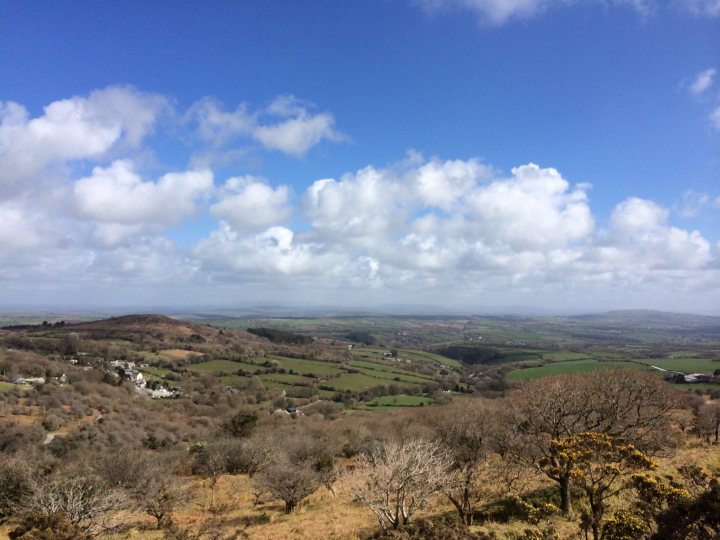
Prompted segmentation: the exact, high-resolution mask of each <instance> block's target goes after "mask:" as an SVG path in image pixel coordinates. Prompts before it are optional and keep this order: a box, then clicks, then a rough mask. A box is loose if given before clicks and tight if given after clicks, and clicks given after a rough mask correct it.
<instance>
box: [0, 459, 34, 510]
mask: <svg viewBox="0 0 720 540" xmlns="http://www.w3.org/2000/svg"><path fill="white" fill-rule="evenodd" d="M34 476H35V475H34V474H33V466H32V465H31V464H30V462H29V460H28V459H27V458H26V457H25V456H8V455H7V454H0V522H2V521H3V520H5V519H6V518H8V517H11V516H12V515H13V514H15V513H16V512H17V511H18V508H20V507H22V504H23V502H25V500H26V499H27V498H28V497H30V495H32V491H33V485H34Z"/></svg>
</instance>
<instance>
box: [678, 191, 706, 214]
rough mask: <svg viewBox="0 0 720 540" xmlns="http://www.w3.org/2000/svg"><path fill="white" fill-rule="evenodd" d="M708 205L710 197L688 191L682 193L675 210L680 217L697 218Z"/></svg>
mask: <svg viewBox="0 0 720 540" xmlns="http://www.w3.org/2000/svg"><path fill="white" fill-rule="evenodd" d="M709 203H710V195H708V194H707V193H698V192H697V191H693V190H691V189H690V190H687V191H686V192H685V193H683V196H682V201H681V202H680V204H679V205H678V206H677V207H676V209H675V210H676V211H677V213H678V215H679V216H680V217H683V218H686V219H688V218H692V217H695V216H697V215H698V214H699V213H700V212H701V211H702V209H703V208H705V207H706V206H707V205H708V204H709Z"/></svg>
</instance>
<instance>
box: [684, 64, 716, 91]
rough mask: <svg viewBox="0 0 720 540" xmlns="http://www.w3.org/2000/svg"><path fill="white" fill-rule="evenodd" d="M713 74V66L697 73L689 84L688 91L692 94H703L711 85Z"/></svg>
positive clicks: (714, 72) (714, 71)
mask: <svg viewBox="0 0 720 540" xmlns="http://www.w3.org/2000/svg"><path fill="white" fill-rule="evenodd" d="M715 74H716V70H715V68H708V69H706V70H705V71H701V72H700V73H698V74H697V75H696V76H695V79H694V80H693V82H692V84H691V85H690V93H691V94H692V95H694V96H699V95H702V94H704V93H705V92H706V91H707V90H708V89H709V88H710V87H711V86H712V84H713V81H714V80H715Z"/></svg>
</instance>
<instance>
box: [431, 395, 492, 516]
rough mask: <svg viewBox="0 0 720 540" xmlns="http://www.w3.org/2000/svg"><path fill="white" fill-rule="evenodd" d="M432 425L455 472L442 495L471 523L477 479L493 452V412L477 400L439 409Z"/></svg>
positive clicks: (479, 495) (479, 493)
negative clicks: (439, 412) (440, 413)
mask: <svg viewBox="0 0 720 540" xmlns="http://www.w3.org/2000/svg"><path fill="white" fill-rule="evenodd" d="M433 424H434V426H433V427H434V430H435V434H436V438H437V441H438V442H439V443H440V445H441V446H442V448H443V449H444V450H445V452H446V453H447V456H448V458H449V462H450V469H451V470H452V471H453V472H454V473H455V474H454V475H453V477H452V480H453V481H452V482H448V484H447V485H446V487H445V490H444V491H445V495H446V496H447V497H448V499H450V502H451V503H452V504H453V506H455V508H456V509H457V511H458V513H459V514H460V519H461V520H462V521H463V523H465V524H466V525H472V523H473V514H474V511H475V505H476V504H477V502H478V501H479V500H480V498H482V496H483V491H482V490H481V489H480V486H479V485H478V481H479V478H480V475H481V474H482V473H483V472H484V471H483V469H484V467H483V464H484V463H486V461H487V458H488V454H489V453H491V452H492V449H491V440H492V437H491V436H492V431H493V428H494V425H493V411H491V410H490V407H488V406H487V405H486V404H485V403H483V402H481V401H480V400H477V401H474V402H472V403H468V404H462V405H455V406H451V407H447V408H444V409H442V415H441V416H440V417H438V418H436V419H434V421H433Z"/></svg>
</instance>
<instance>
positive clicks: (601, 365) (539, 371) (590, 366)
mask: <svg viewBox="0 0 720 540" xmlns="http://www.w3.org/2000/svg"><path fill="white" fill-rule="evenodd" d="M616 368H623V369H634V370H645V369H650V368H649V367H648V368H645V367H644V366H642V365H640V364H637V363H633V362H600V361H598V360H594V359H586V360H568V361H566V362H553V363H550V364H545V365H544V366H538V367H530V368H521V369H514V370H512V371H510V372H509V373H508V374H507V379H508V380H509V381H531V380H534V379H541V378H543V377H549V376H551V375H561V374H565V373H585V372H588V371H595V370H598V369H616Z"/></svg>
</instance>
